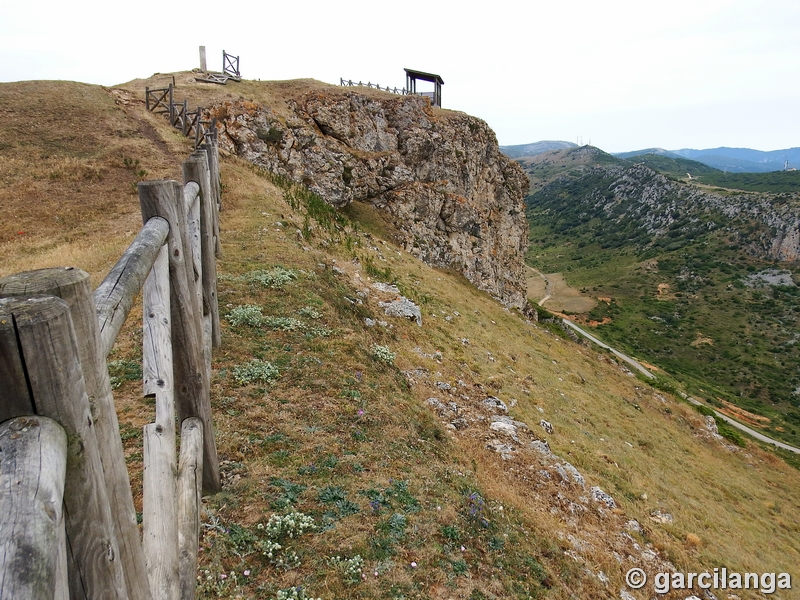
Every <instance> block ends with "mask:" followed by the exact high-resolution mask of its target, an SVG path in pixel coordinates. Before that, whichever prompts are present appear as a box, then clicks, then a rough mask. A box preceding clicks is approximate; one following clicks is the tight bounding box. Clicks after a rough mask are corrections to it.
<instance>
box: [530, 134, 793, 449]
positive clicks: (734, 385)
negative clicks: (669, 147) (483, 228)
mask: <svg viewBox="0 0 800 600" xmlns="http://www.w3.org/2000/svg"><path fill="white" fill-rule="evenodd" d="M517 160H518V161H519V162H520V164H522V165H523V167H524V168H525V169H526V171H527V172H528V174H529V175H530V176H531V180H532V184H531V193H530V194H529V196H528V198H527V200H526V202H527V211H528V213H527V214H528V218H529V222H530V226H531V229H530V239H531V246H530V250H529V253H528V259H527V262H528V265H530V266H531V267H533V268H535V269H538V270H539V271H541V272H544V273H553V272H555V273H560V274H561V275H562V276H563V277H564V279H565V280H566V282H567V283H568V284H569V285H570V286H573V287H574V288H576V289H577V290H579V291H580V292H581V293H582V295H584V296H586V297H589V298H594V299H595V300H597V302H596V304H595V306H593V307H591V308H588V309H577V310H576V309H572V310H571V309H570V308H569V307H568V306H567V305H566V304H564V305H562V306H561V307H560V308H562V309H563V312H565V313H567V314H568V315H569V316H570V318H573V319H575V320H576V321H578V322H582V323H586V324H591V325H593V326H594V331H596V335H597V336H598V337H600V338H601V339H603V340H604V341H606V342H607V343H609V344H610V345H612V346H615V347H618V348H619V349H620V350H621V351H623V352H626V353H629V354H630V355H632V356H636V357H637V358H638V359H640V360H645V361H647V362H651V363H653V364H655V365H658V366H659V367H661V368H662V369H663V371H664V374H663V375H662V377H663V378H664V379H669V380H670V381H671V384H670V385H672V384H678V385H679V386H681V387H682V389H684V390H685V392H686V393H688V394H690V395H693V396H696V397H698V398H701V399H703V401H704V402H705V403H706V404H707V405H708V406H710V407H713V408H715V409H717V410H719V409H723V410H724V407H725V406H726V405H731V406H736V407H739V408H740V409H742V410H745V411H748V412H750V413H752V414H754V415H758V416H760V417H762V419H760V420H759V421H758V422H757V424H755V427H756V428H757V429H758V430H760V431H762V432H764V433H766V434H767V435H768V436H770V437H774V438H776V439H779V440H783V441H785V442H787V443H789V444H792V445H794V446H798V445H800V436H799V435H798V430H800V350H799V349H798V341H800V329H798V324H799V323H798V312H797V306H798V301H797V300H798V290H799V289H800V288H798V286H797V284H798V282H800V269H799V268H798V263H797V262H796V259H795V257H796V249H795V248H794V246H792V245H791V244H793V242H789V240H792V239H794V238H795V237H796V236H797V225H798V222H799V221H800V217H798V206H800V201H799V200H798V198H799V196H798V195H797V194H796V193H793V192H785V191H776V192H770V191H762V192H753V191H750V192H743V191H741V190H736V189H729V188H720V187H709V186H707V185H703V184H698V183H697V178H691V177H687V176H686V173H684V180H681V179H678V178H677V174H678V173H679V172H681V171H684V170H685V169H686V164H684V163H681V164H680V165H679V166H678V165H676V164H674V161H673V163H669V162H668V161H667V162H665V159H663V157H659V160H657V161H655V162H650V163H648V160H649V159H648V158H647V157H645V158H644V159H642V157H636V158H635V159H630V160H631V161H635V162H630V163H625V162H624V161H621V160H620V159H617V158H614V157H611V156H610V155H607V154H605V153H603V152H602V151H600V150H598V149H594V148H590V147H582V148H577V149H571V150H558V151H551V152H547V153H543V154H541V155H537V156H535V157H527V158H519V159H517ZM687 162H689V161H687ZM647 164H651V166H647ZM701 167H704V166H702V165H701ZM704 169H705V171H709V170H710V169H709V168H708V167H704ZM698 171H703V169H701V168H698ZM748 175H749V176H750V177H751V180H752V181H751V183H752V184H753V185H760V186H761V189H762V190H768V189H769V188H770V186H771V185H778V184H780V186H784V187H785V185H787V184H786V182H790V181H794V175H795V173H793V172H789V173H769V174H748ZM779 176H784V177H779ZM759 177H760V182H761V183H758V181H759ZM753 178H755V179H753ZM776 178H777V179H781V180H782V181H783V183H781V182H778V184H775V183H773V180H775V179H776ZM716 181H719V180H718V179H717V180H716ZM779 189H784V188H783V187H779ZM529 281H530V282H531V283H532V284H533V287H532V289H533V290H534V292H535V293H534V296H539V293H540V292H541V284H540V283H538V282H536V281H535V279H531V280H529ZM543 296H544V294H542V295H541V296H539V297H538V299H537V298H533V300H535V301H540V300H541V298H542V297H543ZM554 297H556V298H557V295H554ZM551 302H552V300H551V299H548V300H547V302H546V303H544V307H545V308H552V309H553V310H557V305H555V304H551Z"/></svg>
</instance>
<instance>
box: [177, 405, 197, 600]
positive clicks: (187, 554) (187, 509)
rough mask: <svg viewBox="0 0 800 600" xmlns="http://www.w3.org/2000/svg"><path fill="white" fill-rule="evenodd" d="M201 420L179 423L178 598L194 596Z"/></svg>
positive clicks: (195, 584)
mask: <svg viewBox="0 0 800 600" xmlns="http://www.w3.org/2000/svg"><path fill="white" fill-rule="evenodd" d="M202 475H203V423H202V422H201V421H200V419H198V418H196V417H191V418H188V419H186V420H185V421H184V422H183V423H182V425H181V457H180V462H179V464H178V551H179V554H178V556H179V561H180V563H179V569H180V582H181V586H180V587H181V590H180V592H181V596H180V597H181V600H194V597H195V588H196V587H197V581H196V579H195V578H196V577H197V548H198V546H199V544H200V501H201V498H200V497H201V493H202V483H203V481H202V480H203V477H202Z"/></svg>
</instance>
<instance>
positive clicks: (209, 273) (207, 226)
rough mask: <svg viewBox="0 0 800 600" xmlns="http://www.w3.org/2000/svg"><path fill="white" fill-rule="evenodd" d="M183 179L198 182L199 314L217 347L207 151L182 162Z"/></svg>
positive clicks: (214, 267)
mask: <svg viewBox="0 0 800 600" xmlns="http://www.w3.org/2000/svg"><path fill="white" fill-rule="evenodd" d="M183 181H184V183H189V182H190V181H194V182H197V183H198V184H199V185H200V240H201V242H202V243H201V248H200V251H201V261H202V273H203V315H204V316H207V317H208V319H209V320H210V325H211V344H212V346H213V347H214V348H218V347H219V346H220V344H221V342H222V338H221V335H220V322H219V303H218V302H217V261H216V259H215V256H214V250H215V248H214V246H215V240H214V222H215V212H216V211H215V210H214V203H215V202H216V199H215V196H214V193H213V191H212V183H211V170H210V169H209V165H208V153H207V152H204V151H200V152H195V153H194V154H192V156H191V157H189V158H188V159H187V160H185V161H184V162H183Z"/></svg>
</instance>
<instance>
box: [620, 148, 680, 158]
mask: <svg viewBox="0 0 800 600" xmlns="http://www.w3.org/2000/svg"><path fill="white" fill-rule="evenodd" d="M613 154H614V156H616V157H617V158H624V159H626V160H628V159H631V158H636V157H637V156H643V155H649V154H654V155H656V156H666V157H668V158H683V157H682V156H681V155H680V154H676V153H675V152H670V151H669V150H664V149H663V148H645V149H644V150H632V151H630V152H614V153H613Z"/></svg>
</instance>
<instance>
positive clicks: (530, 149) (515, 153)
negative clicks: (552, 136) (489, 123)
mask: <svg viewBox="0 0 800 600" xmlns="http://www.w3.org/2000/svg"><path fill="white" fill-rule="evenodd" d="M577 147H578V144H573V143H572V142H558V141H544V142H534V143H533V144H519V145H517V146H500V151H501V152H502V153H503V154H505V155H506V156H508V157H509V158H521V157H523V156H536V155H537V154H543V153H544V152H550V151H551V150H564V149H566V148H577Z"/></svg>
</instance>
